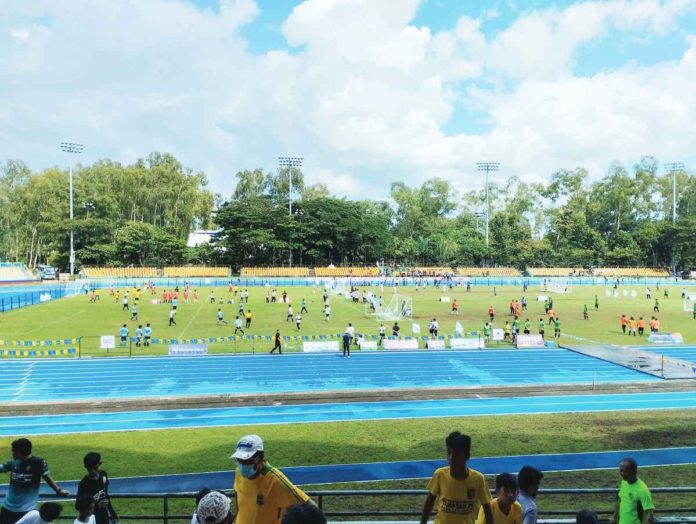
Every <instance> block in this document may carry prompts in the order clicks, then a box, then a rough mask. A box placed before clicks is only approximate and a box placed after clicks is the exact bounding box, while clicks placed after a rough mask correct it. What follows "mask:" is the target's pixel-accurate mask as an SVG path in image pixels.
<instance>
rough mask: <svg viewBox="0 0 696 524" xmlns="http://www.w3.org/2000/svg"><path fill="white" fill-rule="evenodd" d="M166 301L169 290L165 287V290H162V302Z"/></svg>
mask: <svg viewBox="0 0 696 524" xmlns="http://www.w3.org/2000/svg"><path fill="white" fill-rule="evenodd" d="M166 301H167V290H166V289H165V290H164V291H162V302H166Z"/></svg>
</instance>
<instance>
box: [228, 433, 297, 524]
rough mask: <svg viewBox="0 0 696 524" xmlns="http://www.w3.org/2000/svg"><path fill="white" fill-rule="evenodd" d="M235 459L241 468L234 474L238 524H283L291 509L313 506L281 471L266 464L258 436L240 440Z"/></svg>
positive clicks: (245, 437) (233, 456)
mask: <svg viewBox="0 0 696 524" xmlns="http://www.w3.org/2000/svg"><path fill="white" fill-rule="evenodd" d="M231 458H233V459H235V460H236V461H237V466H238V467H237V469H236V471H235V473H234V491H235V493H236V499H237V518H236V520H235V523H236V524H280V523H281V520H282V518H283V516H284V515H285V512H286V511H287V510H288V508H290V507H291V506H293V505H295V504H298V503H301V504H306V503H309V502H310V500H309V497H308V496H307V495H306V494H305V493H304V492H303V491H302V490H300V489H298V488H297V487H295V486H294V485H293V484H292V483H291V482H290V481H289V480H288V478H287V477H286V476H285V475H283V473H282V472H281V471H280V470H279V469H277V468H274V467H273V466H271V465H270V464H269V463H268V462H266V459H265V455H264V449H263V440H261V437H259V436H258V435H246V436H244V437H242V438H241V439H239V442H238V443H237V449H236V450H235V452H234V453H233V454H232V457H231Z"/></svg>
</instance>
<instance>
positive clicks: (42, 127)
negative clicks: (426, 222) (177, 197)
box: [0, 0, 696, 197]
mask: <svg viewBox="0 0 696 524" xmlns="http://www.w3.org/2000/svg"><path fill="white" fill-rule="evenodd" d="M5 3H6V4H7V5H6V6H4V7H5V12H4V13H3V17H2V19H0V160H1V159H5V158H23V159H25V160H26V161H28V162H29V163H30V164H31V165H32V166H34V167H43V166H46V165H51V164H54V163H57V162H62V161H63V159H62V158H61V157H60V153H59V152H58V151H57V149H58V148H57V145H58V143H59V142H60V141H62V140H66V139H68V140H81V141H84V142H85V143H86V145H87V148H86V150H85V155H84V158H85V160H86V161H92V160H94V159H96V158H99V157H106V156H108V157H112V158H114V159H117V160H121V161H132V160H133V159H134V157H135V156H142V155H146V154H147V153H148V152H149V151H151V150H155V149H159V150H168V151H171V152H172V153H174V154H176V155H177V156H178V157H179V158H180V159H181V160H182V161H183V162H184V163H185V164H187V165H190V166H192V167H194V169H205V170H206V171H207V172H208V173H209V175H211V178H212V182H213V188H214V189H215V190H217V191H220V192H222V193H224V194H229V193H230V192H231V190H232V187H231V183H232V181H231V180H232V178H231V177H232V175H233V174H234V172H235V171H236V170H238V169H244V168H254V167H257V166H263V167H264V168H265V169H266V170H270V169H273V168H274V164H275V158H276V157H277V156H278V155H283V154H298V155H302V156H305V157H306V166H307V169H306V172H307V179H308V181H309V182H310V183H312V182H316V181H321V182H324V183H327V184H328V185H329V187H330V188H331V189H332V191H335V192H337V193H339V194H341V195H348V196H353V197H364V196H376V197H379V196H384V195H385V194H386V193H387V192H388V190H389V184H390V182H392V181H395V180H397V179H402V180H405V181H406V182H408V183H411V184H419V183H421V182H422V181H423V180H424V179H425V178H427V177H430V176H436V175H437V176H442V177H446V178H448V179H450V180H452V181H453V182H454V183H455V184H456V185H457V186H458V187H460V188H468V187H471V186H480V184H481V181H480V178H479V177H478V175H477V174H476V172H475V171H474V165H475V162H476V161H478V160H484V159H494V160H499V161H501V163H502V164H503V170H502V171H501V175H500V176H506V175H508V174H515V175H521V176H525V177H527V178H528V179H530V180H532V179H538V178H537V177H539V176H546V175H548V173H550V171H551V170H553V169H555V168H557V167H561V166H564V167H575V166H576V165H580V164H583V165H587V166H588V167H590V168H591V169H593V170H594V172H595V173H600V172H602V171H603V170H604V169H605V168H606V166H607V165H608V163H609V162H610V161H611V160H613V159H615V158H618V159H632V158H637V157H638V156H640V155H641V154H646V153H652V154H655V155H657V156H658V157H660V158H664V159H665V160H667V159H673V158H674V159H682V160H685V161H686V160H688V159H689V158H693V153H692V149H691V147H692V144H693V143H694V141H696V136H694V126H693V122H694V117H696V115H695V114H694V111H695V109H694V108H696V99H695V98H694V96H695V95H694V93H696V83H695V82H696V81H695V80H694V79H696V70H695V69H696V65H695V64H696V36H689V37H687V38H688V42H689V45H690V48H689V50H688V51H687V52H686V53H685V54H684V56H683V57H682V59H681V60H680V61H678V62H674V63H663V64H658V65H655V66H652V67H645V68H641V67H635V66H626V67H622V68H618V69H616V70H615V71H610V72H605V73H602V74H598V75H595V76H593V77H588V78H576V77H574V76H573V70H574V61H575V60H576V55H577V51H578V49H579V48H580V47H581V46H583V45H585V44H587V43H590V42H594V41H596V40H597V39H598V38H601V37H602V35H604V34H606V33H607V32H608V31H610V30H612V29H616V30H620V31H638V32H640V33H641V34H651V33H661V32H669V31H671V30H673V28H674V25H675V20H677V19H678V18H679V17H680V16H683V15H684V13H686V12H688V11H690V10H693V9H694V3H693V1H689V0H667V1H664V2H659V1H657V0H634V1H627V0H608V1H590V2H583V3H578V4H574V5H571V6H570V7H568V8H566V9H563V10H559V9H553V8H552V9H548V10H546V11H534V12H523V13H522V14H520V16H519V17H518V19H517V20H516V21H515V22H514V23H512V24H511V25H510V26H509V27H508V28H507V29H505V30H504V31H502V32H500V33H498V34H497V35H494V36H492V37H489V38H487V37H486V35H485V34H484V32H483V30H482V25H481V21H480V20H477V19H473V18H470V17H462V18H460V19H459V20H458V21H457V23H456V25H455V27H454V28H453V29H452V30H449V31H442V32H438V33H433V32H432V30H431V29H430V28H427V27H417V26H415V25H414V24H413V20H414V17H415V16H416V13H417V10H418V7H419V1H418V0H388V1H387V0H384V1H382V0H307V1H304V2H302V3H300V4H299V5H298V6H297V7H295V9H294V10H293V12H292V14H291V15H290V16H289V17H288V19H287V20H286V21H285V23H284V24H283V33H284V35H285V36H286V38H287V39H288V42H289V43H290V44H291V45H292V46H294V47H295V49H294V50H293V52H292V53H289V52H287V51H285V50H276V51H272V52H269V53H266V54H264V55H262V56H255V55H251V54H250V53H248V51H247V48H246V42H245V40H244V38H243V37H242V36H241V34H240V29H241V28H242V27H243V26H244V25H245V24H248V23H250V22H251V21H252V20H254V19H255V17H256V16H257V15H258V7H257V5H256V3H255V2H254V1H253V0H223V2H222V4H221V8H220V10H219V13H217V12H215V11H212V10H199V9H197V8H195V7H194V6H193V5H192V4H190V3H188V2H186V1H184V0H150V1H148V2H141V1H139V0H123V1H121V2H116V3H113V2H90V1H88V0H71V1H70V2H68V1H67V0H65V1H51V0H43V1H37V2H24V1H22V0H7V1H6V2H5ZM484 73H485V74H486V76H487V77H488V78H491V79H492V80H493V86H494V87H490V85H488V84H479V85H478V86H476V87H462V85H461V84H460V82H462V81H471V80H474V81H476V80H477V79H480V78H482V76H483V75H484ZM501 86H505V89H503V88H502V87H501ZM463 102H464V103H466V104H468V105H470V106H473V107H474V108H475V109H479V110H481V111H483V112H485V113H486V114H488V115H489V117H488V119H489V120H490V124H491V129H490V130H489V131H487V132H485V133H480V134H458V135H455V136H448V135H447V134H446V133H445V132H443V131H442V127H443V126H444V124H445V123H447V122H448V120H449V119H450V117H451V115H452V112H453V109H454V105H455V104H457V103H463ZM689 155H691V156H689Z"/></svg>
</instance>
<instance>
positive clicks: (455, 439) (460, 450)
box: [420, 431, 519, 524]
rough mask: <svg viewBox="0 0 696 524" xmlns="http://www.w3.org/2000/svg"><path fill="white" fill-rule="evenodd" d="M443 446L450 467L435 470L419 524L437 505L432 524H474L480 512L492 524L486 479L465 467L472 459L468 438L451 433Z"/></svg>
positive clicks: (423, 522)
mask: <svg viewBox="0 0 696 524" xmlns="http://www.w3.org/2000/svg"><path fill="white" fill-rule="evenodd" d="M445 444H446V446H447V463H448V464H449V465H448V466H445V467H444V468H438V469H436V470H435V473H433V477H432V478H431V479H430V482H429V483H428V491H430V494H429V495H428V498H427V499H425V503H424V504H423V513H422V514H421V520H420V522H421V524H427V522H428V518H429V517H430V513H431V512H432V510H433V507H434V506H435V503H436V502H437V516H436V517H435V524H474V523H475V522H476V516H477V515H478V513H479V508H482V511H483V514H484V515H485V524H494V523H493V514H492V513H491V505H490V504H491V494H490V491H489V490H488V485H487V484H486V479H485V478H484V477H483V475H482V474H481V473H479V472H478V471H476V470H473V469H470V468H468V467H467V465H466V463H467V461H468V460H469V457H470V455H471V437H470V436H468V435H462V434H461V433H460V432H459V431H453V432H452V433H450V434H449V435H448V436H447V438H446V439H445ZM518 524H519V523H518Z"/></svg>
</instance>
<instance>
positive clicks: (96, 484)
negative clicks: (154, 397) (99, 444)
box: [77, 451, 118, 524]
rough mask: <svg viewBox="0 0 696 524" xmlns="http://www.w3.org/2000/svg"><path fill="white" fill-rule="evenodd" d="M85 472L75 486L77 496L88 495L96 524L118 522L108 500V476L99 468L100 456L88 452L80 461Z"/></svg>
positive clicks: (93, 452)
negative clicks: (91, 502) (91, 501)
mask: <svg viewBox="0 0 696 524" xmlns="http://www.w3.org/2000/svg"><path fill="white" fill-rule="evenodd" d="M82 463H83V464H84V466H85V469H86V470H87V475H85V476H84V477H83V478H82V480H81V481H80V484H78V486H77V496H78V497H79V496H80V495H89V496H90V497H92V499H93V500H94V504H95V508H94V520H95V521H96V523H97V524H109V523H110V522H116V521H118V515H116V511H115V510H114V507H113V506H112V505H111V499H110V498H109V475H108V474H107V473H106V471H104V470H102V469H101V468H100V466H101V463H102V461H101V455H100V454H99V453H97V452H95V451H90V452H89V453H87V454H86V455H85V457H84V459H82Z"/></svg>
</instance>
